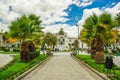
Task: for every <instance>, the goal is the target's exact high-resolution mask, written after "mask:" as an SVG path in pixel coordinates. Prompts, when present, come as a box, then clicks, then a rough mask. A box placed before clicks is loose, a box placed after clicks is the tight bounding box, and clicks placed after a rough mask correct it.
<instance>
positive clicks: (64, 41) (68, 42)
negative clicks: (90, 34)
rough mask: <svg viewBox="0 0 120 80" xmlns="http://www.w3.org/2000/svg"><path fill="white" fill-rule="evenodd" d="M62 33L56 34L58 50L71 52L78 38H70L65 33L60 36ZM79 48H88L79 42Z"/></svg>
mask: <svg viewBox="0 0 120 80" xmlns="http://www.w3.org/2000/svg"><path fill="white" fill-rule="evenodd" d="M60 31H61V30H60ZM60 31H59V32H58V33H56V34H55V35H56V37H57V45H56V48H58V49H59V50H69V49H70V48H73V43H74V41H75V40H76V39H77V38H71V37H68V36H67V33H65V32H64V34H59V33H60ZM79 48H87V45H86V44H84V43H83V47H82V42H81V41H80V40H79Z"/></svg>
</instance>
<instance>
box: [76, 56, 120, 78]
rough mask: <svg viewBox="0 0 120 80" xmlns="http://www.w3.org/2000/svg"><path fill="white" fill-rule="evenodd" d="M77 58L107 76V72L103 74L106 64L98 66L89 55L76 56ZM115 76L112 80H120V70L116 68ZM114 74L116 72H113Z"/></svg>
mask: <svg viewBox="0 0 120 80" xmlns="http://www.w3.org/2000/svg"><path fill="white" fill-rule="evenodd" d="M76 57H77V58H78V59H80V60H82V61H83V62H84V63H87V64H88V65H90V66H91V67H92V68H94V69H96V70H98V71H99V72H101V73H104V74H107V71H105V72H103V69H104V64H96V63H95V60H93V59H92V58H91V57H90V56H89V55H76ZM114 69H116V70H115V76H114V77H111V79H112V80H120V68H119V67H117V66H115V67H114ZM111 73H112V74H114V70H112V71H111Z"/></svg>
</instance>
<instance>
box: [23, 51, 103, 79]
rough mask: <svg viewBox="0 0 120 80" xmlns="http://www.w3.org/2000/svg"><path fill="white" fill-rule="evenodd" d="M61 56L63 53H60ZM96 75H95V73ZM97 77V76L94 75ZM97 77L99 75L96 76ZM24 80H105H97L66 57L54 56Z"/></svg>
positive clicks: (69, 57)
mask: <svg viewBox="0 0 120 80" xmlns="http://www.w3.org/2000/svg"><path fill="white" fill-rule="evenodd" d="M60 54H61V53H60ZM93 74H94V73H93ZM94 75H96V74H94ZM96 76H97V75H96ZM22 80H103V79H96V77H94V76H92V75H91V74H90V73H89V72H88V71H87V70H86V69H85V68H84V67H82V66H81V65H80V64H79V63H77V62H76V61H75V60H73V59H72V58H71V56H69V55H68V56H66V55H62V56H61V55H54V56H53V57H52V58H51V59H50V60H49V61H48V62H47V63H46V64H45V65H44V66H42V67H40V66H39V67H38V68H36V70H34V71H32V72H31V73H30V74H28V75H27V76H26V77H24V78H23V79H22Z"/></svg>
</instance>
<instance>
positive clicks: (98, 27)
mask: <svg viewBox="0 0 120 80" xmlns="http://www.w3.org/2000/svg"><path fill="white" fill-rule="evenodd" d="M115 26H116V22H115V21H113V20H112V18H111V15H110V14H108V13H103V14H101V15H100V16H97V15H96V14H94V13H93V15H92V16H90V17H89V18H87V19H86V21H85V23H84V25H83V28H84V31H85V32H86V34H84V35H81V36H82V38H84V39H81V40H82V41H84V42H85V40H86V39H88V40H90V42H88V43H89V45H91V54H92V57H93V58H95V60H96V63H103V62H104V45H105V44H106V43H108V42H109V43H111V42H110V40H111V38H114V37H113V36H112V34H111V32H112V29H113V28H114V27H115ZM84 31H83V32H82V33H81V34H83V33H84ZM86 41H87V40H86Z"/></svg>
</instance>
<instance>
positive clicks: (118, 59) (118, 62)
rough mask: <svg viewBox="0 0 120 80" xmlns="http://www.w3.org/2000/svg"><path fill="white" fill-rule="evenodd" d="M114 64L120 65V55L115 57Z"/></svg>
mask: <svg viewBox="0 0 120 80" xmlns="http://www.w3.org/2000/svg"><path fill="white" fill-rule="evenodd" d="M113 61H114V64H116V65H117V66H118V67H120V56H119V57H114V58H113Z"/></svg>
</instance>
